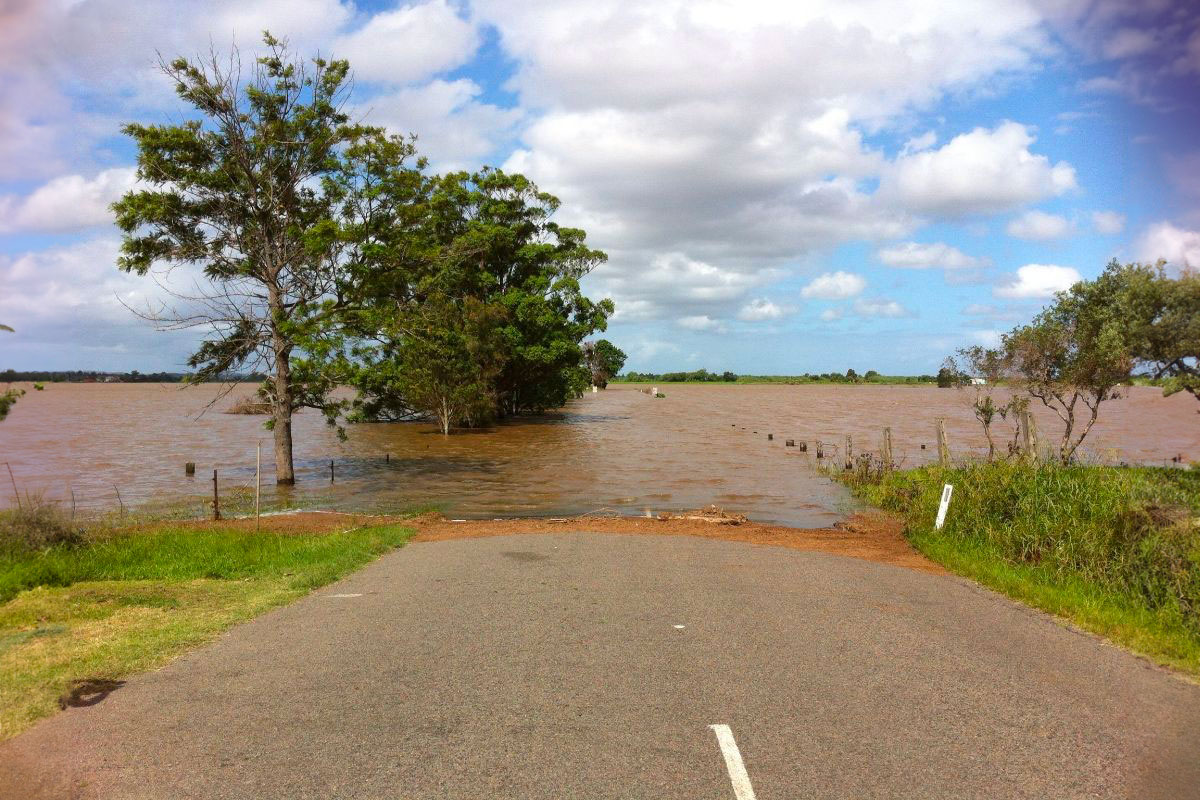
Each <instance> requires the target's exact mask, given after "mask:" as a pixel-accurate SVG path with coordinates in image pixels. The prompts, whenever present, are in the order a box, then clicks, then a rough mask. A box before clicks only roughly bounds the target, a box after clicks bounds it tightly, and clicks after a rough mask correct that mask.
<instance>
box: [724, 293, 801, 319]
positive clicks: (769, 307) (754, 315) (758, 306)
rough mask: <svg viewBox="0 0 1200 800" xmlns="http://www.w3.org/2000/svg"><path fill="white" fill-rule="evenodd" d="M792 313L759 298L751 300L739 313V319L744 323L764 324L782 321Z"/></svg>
mask: <svg viewBox="0 0 1200 800" xmlns="http://www.w3.org/2000/svg"><path fill="white" fill-rule="evenodd" d="M788 313H790V309H788V308H785V307H784V306H781V305H778V304H777V303H773V302H771V301H770V300H767V299H766V298H762V297H758V298H755V299H753V300H751V301H750V302H749V303H747V304H746V305H744V306H742V309H741V310H740V311H738V315H737V316H738V319H740V320H742V321H743V322H764V321H766V320H772V319H780V318H782V317H784V316H786V315H787V314H788Z"/></svg>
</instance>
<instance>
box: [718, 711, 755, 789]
mask: <svg viewBox="0 0 1200 800" xmlns="http://www.w3.org/2000/svg"><path fill="white" fill-rule="evenodd" d="M708 727H710V728H712V731H713V733H715V734H716V735H717V744H719V745H720V746H721V755H723V756H725V769H727V770H729V781H730V782H731V783H732V784H733V796H734V797H736V798H737V800H754V787H753V786H751V785H750V776H749V775H748V774H746V765H745V764H743V763H742V753H741V751H740V750H738V746H737V742H735V741H734V740H733V731H731V730H730V729H729V726H728V725H709V726H708Z"/></svg>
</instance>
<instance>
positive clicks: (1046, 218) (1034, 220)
mask: <svg viewBox="0 0 1200 800" xmlns="http://www.w3.org/2000/svg"><path fill="white" fill-rule="evenodd" d="M1005 230H1007V231H1008V235H1009V236H1015V237H1017V238H1018V239H1032V240H1034V241H1038V242H1047V241H1050V240H1051V239H1061V238H1062V237H1064V236H1066V235H1067V234H1069V233H1070V232H1071V222H1070V220H1068V219H1067V218H1066V217H1061V216H1059V215H1057V214H1047V213H1046V212H1045V211H1037V210H1033V211H1026V212H1025V213H1024V214H1022V215H1021V216H1019V217H1016V218H1014V219H1012V220H1010V221H1009V223H1008V225H1007V226H1006V228H1005Z"/></svg>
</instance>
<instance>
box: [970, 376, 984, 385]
mask: <svg viewBox="0 0 1200 800" xmlns="http://www.w3.org/2000/svg"><path fill="white" fill-rule="evenodd" d="M971 385H972V386H987V379H986V378H971Z"/></svg>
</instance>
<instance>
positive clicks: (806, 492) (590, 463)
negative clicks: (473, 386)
mask: <svg viewBox="0 0 1200 800" xmlns="http://www.w3.org/2000/svg"><path fill="white" fill-rule="evenodd" d="M25 388H28V389H31V388H32V387H28V386H26V387H25ZM660 388H661V390H662V391H663V392H665V394H666V395H667V396H666V397H665V398H662V399H655V398H652V397H650V396H648V395H647V394H644V393H642V392H640V391H638V390H637V388H635V387H632V386H628V385H614V386H612V387H610V388H609V389H608V390H606V391H603V392H599V393H595V394H587V395H585V396H584V397H583V398H581V399H579V400H576V401H573V402H571V403H570V404H569V405H568V406H567V407H565V408H564V409H562V410H561V411H560V412H558V413H555V414H550V415H546V416H544V417H537V418H530V419H521V420H517V421H514V422H511V423H506V424H502V425H498V426H496V427H493V428H489V429H486V430H479V431H468V432H462V433H456V434H453V435H451V436H449V437H444V436H442V435H441V434H440V433H437V432H436V431H435V430H434V428H433V426H431V425H428V424H423V423H398V424H371V425H355V426H351V427H350V428H349V429H348V434H349V438H348V440H347V441H345V442H342V441H339V440H338V438H337V436H336V435H335V434H334V433H333V431H331V430H330V429H328V428H327V427H326V426H325V424H324V422H323V421H322V419H321V418H320V416H319V415H318V414H315V413H313V412H301V413H300V414H299V415H297V417H296V423H295V438H296V453H295V458H296V472H297V485H296V487H295V488H293V489H290V490H287V491H286V493H285V494H282V495H277V491H279V490H276V489H275V487H274V485H273V483H274V475H273V463H272V460H273V459H272V450H271V440H270V433H269V432H267V431H265V430H263V428H262V418H261V417H254V416H240V415H231V414H224V413H220V411H221V409H223V408H227V407H228V406H229V405H230V404H231V403H232V402H233V400H234V399H235V398H236V397H238V396H244V395H246V394H249V393H250V391H251V389H250V387H244V388H239V389H238V390H237V391H235V392H234V393H233V395H231V396H230V397H227V398H225V399H223V400H221V401H219V402H218V403H217V405H216V407H215V410H214V411H209V412H208V413H205V414H201V412H202V411H203V410H204V408H205V406H206V405H207V404H208V403H209V402H210V401H211V400H212V399H213V398H214V397H215V396H216V393H217V391H218V387H216V386H198V387H190V388H181V387H179V386H177V385H159V384H47V385H46V388H45V391H41V392H35V391H32V390H31V391H29V392H28V393H27V394H26V396H25V397H24V398H22V400H21V401H20V402H19V403H18V404H17V405H16V406H15V408H14V409H13V411H12V413H11V414H10V415H9V418H8V419H7V420H6V421H5V422H3V423H0V462H5V461H7V462H8V464H9V465H10V466H11V467H12V470H13V475H14V476H15V479H16V482H17V485H18V487H19V489H20V491H21V492H26V491H28V492H40V493H43V494H44V495H45V496H47V497H51V498H56V499H61V500H64V501H69V500H70V497H71V494H72V492H73V493H74V496H75V502H76V504H77V505H78V506H79V507H81V508H116V507H117V504H118V499H117V492H118V491H119V492H120V495H121V502H122V503H124V504H125V505H126V506H136V505H139V504H142V503H145V502H148V501H151V500H164V499H170V498H174V497H183V496H196V495H204V494H206V493H209V492H211V488H212V482H211V479H212V471H213V469H217V470H219V471H220V476H221V485H222V488H223V490H224V489H228V488H234V487H239V486H241V487H245V486H253V483H254V459H255V445H256V443H257V442H258V441H260V440H261V441H262V444H263V469H264V478H263V487H264V491H265V502H268V503H275V502H279V501H286V502H288V503H291V504H297V505H305V506H319V507H329V508H339V509H359V510H380V511H387V510H399V509H403V508H408V507H413V506H427V505H436V506H438V507H440V508H442V509H443V510H444V511H445V512H446V513H447V514H449V515H451V516H455V517H474V518H480V517H483V518H487V517H509V516H522V515H555V514H580V513H586V512H591V511H601V510H605V509H612V510H616V511H620V512H621V513H634V514H640V513H644V511H645V510H646V509H650V510H651V511H652V512H654V513H658V512H660V511H667V510H678V509H685V508H695V507H698V506H702V505H707V504H710V503H716V504H718V505H720V506H723V507H725V508H727V509H730V510H734V511H739V512H741V513H744V514H746V515H747V516H749V517H751V518H752V519H756V520H760V521H764V522H774V523H780V524H787V525H797V526H811V527H816V526H823V525H828V524H830V523H831V522H833V521H835V520H837V519H838V518H840V517H842V516H844V515H845V514H846V513H847V512H848V511H850V510H852V509H853V508H854V502H853V501H852V500H851V498H850V497H849V495H848V494H847V493H846V492H845V490H844V489H842V488H841V487H840V486H837V485H835V484H833V483H832V482H830V481H829V480H828V479H827V478H825V477H824V476H823V475H821V474H820V473H819V472H818V471H817V470H815V469H814V465H815V460H814V458H813V456H814V451H815V443H816V441H818V440H821V441H823V442H825V443H826V450H827V451H829V450H832V449H833V448H832V447H830V445H833V446H835V447H837V448H842V447H844V442H845V437H846V435H847V434H850V435H851V436H853V438H854V442H855V449H856V450H858V451H860V452H861V451H862V450H864V449H870V450H877V449H878V446H879V439H880V431H881V429H882V428H883V427H884V426H885V425H887V426H890V427H891V428H892V434H893V442H894V445H893V447H894V454H895V457H896V459H897V460H898V461H899V462H900V463H901V464H903V465H905V466H912V465H916V464H920V463H924V462H926V461H929V460H932V459H934V458H936V446H935V434H934V430H935V427H934V426H935V419H936V418H938V417H944V418H945V419H946V428H947V433H948V437H949V440H950V445H951V449H952V451H953V453H954V455H955V456H956V457H959V456H968V455H979V454H982V453H983V452H985V447H986V444H985V440H984V438H983V434H982V431H981V429H980V427H979V424H978V423H977V422H976V421H975V419H974V417H973V416H972V413H971V408H970V403H971V399H972V396H973V390H970V389H965V390H949V389H936V388H933V387H906V386H829V385H809V386H786V385H742V386H722V385H714V386H702V385H674V386H672V385H670V384H667V385H664V386H662V387H660ZM1198 408H1200V404H1197V403H1196V401H1195V400H1193V399H1192V398H1191V397H1190V396H1189V395H1186V394H1180V395H1176V396H1173V397H1170V398H1163V397H1162V395H1161V392H1160V391H1159V390H1158V389H1154V388H1151V387H1135V388H1133V389H1132V390H1130V391H1129V393H1128V396H1127V397H1125V398H1122V399H1120V400H1115V401H1112V402H1110V403H1106V404H1105V405H1104V406H1103V407H1102V413H1101V418H1100V422H1099V423H1097V425H1096V427H1095V429H1094V430H1093V431H1092V434H1091V435H1090V436H1089V438H1088V440H1087V441H1086V442H1085V447H1084V448H1083V450H1084V451H1085V457H1086V458H1090V459H1094V460H1099V461H1104V462H1118V461H1129V462H1135V463H1149V464H1160V465H1161V464H1164V463H1170V462H1169V459H1171V458H1172V457H1174V456H1178V455H1182V456H1183V459H1184V462H1185V463H1186V461H1187V460H1189V459H1197V458H1200V416H1197V413H1196V412H1197V409H1198ZM1037 415H1038V420H1039V423H1040V426H1041V428H1042V432H1043V435H1044V436H1045V437H1047V438H1049V436H1051V435H1053V434H1054V432H1055V431H1056V430H1058V429H1060V427H1059V426H1058V425H1056V424H1055V422H1056V420H1055V418H1054V417H1053V415H1052V414H1051V413H1050V412H1048V411H1047V410H1045V409H1038V411H1037ZM998 428H999V432H998V436H1000V437H1003V436H1006V435H1008V436H1011V434H1010V433H1009V432H1010V431H1011V427H1010V426H1009V425H1008V424H1007V423H1003V422H1002V423H999V424H998ZM767 434H774V440H773V441H768V440H767ZM789 438H790V439H795V440H796V442H797V444H799V443H800V442H801V441H805V442H807V443H808V444H809V452H808V453H807V454H805V453H801V452H800V450H799V447H796V448H787V447H785V446H784V442H785V440H786V439H789ZM922 444H924V445H925V446H926V449H924V450H923V449H921V445H922ZM331 459H332V460H334V461H335V464H336V466H335V474H336V482H334V483H333V484H331V483H330V481H329V462H330V460H331ZM186 461H194V462H196V476H195V477H193V478H188V477H185V476H184V468H183V465H184V462H186ZM0 486H4V487H6V490H5V491H0V504H3V505H12V504H13V502H14V500H13V496H12V491H11V485H9V484H8V474H7V471H4V472H0Z"/></svg>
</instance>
